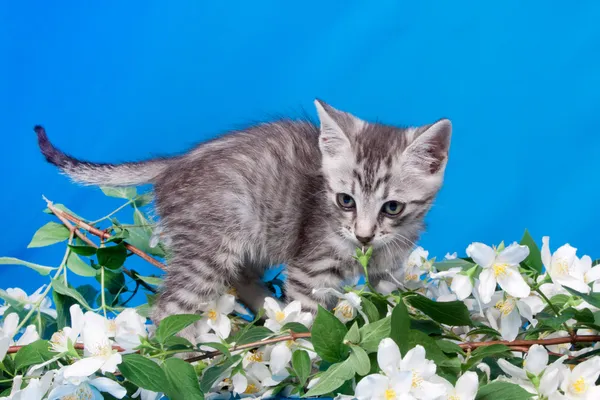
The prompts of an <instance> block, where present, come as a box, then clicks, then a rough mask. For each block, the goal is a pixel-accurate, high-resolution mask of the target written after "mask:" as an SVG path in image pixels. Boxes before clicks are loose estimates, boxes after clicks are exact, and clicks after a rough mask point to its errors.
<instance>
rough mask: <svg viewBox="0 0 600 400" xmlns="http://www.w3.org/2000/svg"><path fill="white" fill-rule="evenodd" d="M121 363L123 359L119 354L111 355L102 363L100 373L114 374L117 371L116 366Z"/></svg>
mask: <svg viewBox="0 0 600 400" xmlns="http://www.w3.org/2000/svg"><path fill="white" fill-rule="evenodd" d="M122 361H123V357H122V356H121V354H119V353H113V355H111V356H110V357H108V359H107V360H106V361H105V362H104V364H103V365H102V367H100V371H102V373H105V372H112V373H114V372H115V371H116V370H117V365H119V364H121V362H122Z"/></svg>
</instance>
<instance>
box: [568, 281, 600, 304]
mask: <svg viewBox="0 0 600 400" xmlns="http://www.w3.org/2000/svg"><path fill="white" fill-rule="evenodd" d="M563 287H564V288H565V289H566V290H567V291H568V292H569V293H571V294H572V295H574V296H578V297H580V298H581V299H583V300H585V301H587V302H588V303H590V304H591V305H593V306H594V307H597V308H600V293H594V292H592V293H591V294H584V293H579V292H578V291H577V290H573V289H571V288H570V287H567V286H563Z"/></svg>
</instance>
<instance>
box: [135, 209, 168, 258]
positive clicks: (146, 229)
mask: <svg viewBox="0 0 600 400" xmlns="http://www.w3.org/2000/svg"><path fill="white" fill-rule="evenodd" d="M133 222H134V223H135V225H142V226H135V227H130V228H127V230H128V231H129V237H128V239H127V242H128V243H130V244H132V245H134V246H135V247H137V248H139V249H140V250H142V251H144V252H146V253H148V254H152V255H153V256H157V257H161V258H164V257H165V252H164V251H163V249H162V248H161V247H160V245H159V246H156V247H150V237H151V236H152V227H153V224H152V223H151V222H150V221H148V219H146V217H145V216H144V214H143V213H142V212H141V211H140V210H138V209H136V210H135V211H134V213H133Z"/></svg>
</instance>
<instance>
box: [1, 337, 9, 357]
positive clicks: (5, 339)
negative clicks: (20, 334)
mask: <svg viewBox="0 0 600 400" xmlns="http://www.w3.org/2000/svg"><path fill="white" fill-rule="evenodd" d="M10 339H11V338H9V337H3V338H0V362H2V360H4V357H5V356H6V353H7V352H8V347H9V346H10Z"/></svg>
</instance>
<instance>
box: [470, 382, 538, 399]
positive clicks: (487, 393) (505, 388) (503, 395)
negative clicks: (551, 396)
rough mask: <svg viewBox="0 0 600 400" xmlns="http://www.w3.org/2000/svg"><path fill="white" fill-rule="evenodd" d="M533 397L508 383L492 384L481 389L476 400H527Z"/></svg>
mask: <svg viewBox="0 0 600 400" xmlns="http://www.w3.org/2000/svg"><path fill="white" fill-rule="evenodd" d="M532 396H533V395H532V394H531V393H529V392H528V391H527V390H525V389H523V388H522V387H520V386H519V385H516V384H514V383H508V382H492V383H488V384H487V385H485V386H482V387H480V388H479V391H478V392H477V397H475V400H498V399H510V400H527V399H530V398H531V397H532Z"/></svg>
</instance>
